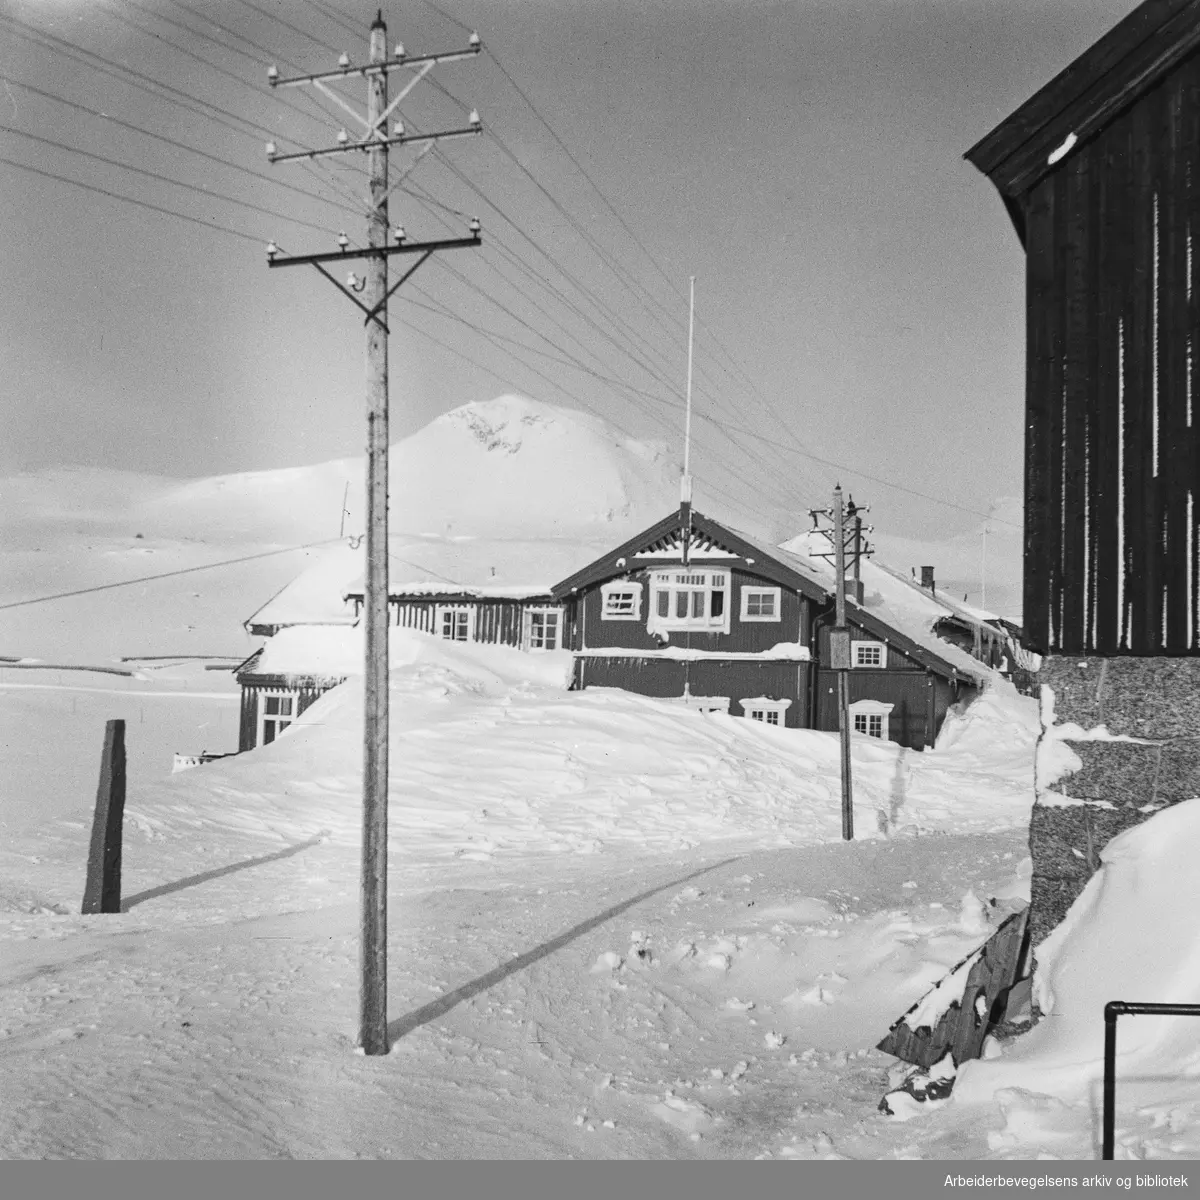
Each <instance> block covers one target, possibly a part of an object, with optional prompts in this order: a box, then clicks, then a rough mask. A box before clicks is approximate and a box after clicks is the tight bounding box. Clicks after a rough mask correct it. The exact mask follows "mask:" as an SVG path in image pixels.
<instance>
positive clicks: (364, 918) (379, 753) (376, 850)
mask: <svg viewBox="0 0 1200 1200" xmlns="http://www.w3.org/2000/svg"><path fill="white" fill-rule="evenodd" d="M370 34H371V36H370V55H369V59H368V62H367V64H366V65H365V66H357V67H356V66H352V65H351V63H350V60H349V57H348V56H347V55H343V56H342V58H341V60H340V63H339V68H338V70H336V71H327V72H323V73H321V74H318V75H304V76H299V77H297V78H295V79H280V78H279V73H278V71H277V70H276V69H275V68H274V67H271V69H270V70H269V71H268V72H267V79H268V81H269V83H270V84H271V86H272V87H285V86H294V85H298V84H312V85H313V86H314V87H316V88H317V89H318V90H319V91H321V92H322V93H323V94H324V95H325V96H326V97H327V98H329V99H331V100H333V101H334V102H335V103H337V104H338V105H339V106H340V107H341V108H343V109H344V110H346V111H347V112H349V113H350V114H351V115H352V116H353V117H354V118H355V119H356V120H357V121H358V122H359V123H360V124H361V125H362V126H363V127H364V130H365V133H364V136H363V137H362V139H361V140H359V141H351V139H350V137H349V135H348V134H346V132H345V131H344V130H343V131H342V133H341V134H339V135H338V142H339V143H340V144H339V145H337V146H333V147H329V148H327V149H323V150H306V151H300V152H298V153H294V154H280V153H279V152H278V150H277V149H276V147H275V144H274V143H273V142H271V143H268V145H267V157H268V158H269V159H270V160H271V161H272V162H286V161H290V160H296V159H312V158H317V157H320V156H323V155H327V154H341V153H349V152H355V151H357V152H360V153H365V154H366V157H367V183H368V189H369V209H368V212H367V245H366V248H365V249H361V250H351V248H350V239H349V238H347V237H346V235H345V234H344V233H343V234H342V235H340V236H339V238H338V246H339V250H338V251H337V252H328V253H321V254H306V255H295V256H291V257H286V258H284V257H281V256H280V250H279V247H278V246H277V245H276V244H275V243H274V242H271V243H270V244H269V245H268V246H267V265H268V266H271V267H285V266H296V265H299V264H308V265H311V266H313V267H315V268H316V269H317V270H318V271H319V272H320V273H321V274H322V275H324V276H325V278H326V279H328V280H329V281H330V282H331V283H332V284H333V285H334V286H335V287H336V288H337V289H338V290H339V291H340V292H342V293H343V294H344V295H345V296H346V297H347V298H348V299H349V300H350V301H351V302H352V303H353V304H354V305H355V306H356V307H358V308H359V309H360V310H361V311H362V312H363V313H364V314H365V316H366V328H367V487H366V492H367V521H366V553H367V570H366V582H365V588H364V591H365V595H364V596H363V624H364V627H365V635H366V636H365V641H366V662H365V674H364V680H363V693H364V695H363V809H362V888H361V893H362V894H361V902H362V911H361V925H360V945H359V962H360V985H359V1040H360V1043H361V1045H362V1048H363V1051H364V1053H366V1054H386V1053H387V1052H388V1050H389V1049H390V1046H389V1043H388V1034H387V884H388V862H387V847H388V821H387V799H388V323H387V303H388V299H389V298H390V297H391V296H392V294H393V293H394V292H396V291H397V290H398V289H399V288H400V286H401V285H402V284H403V283H404V282H405V281H406V280H407V279H409V278H411V276H412V275H413V274H414V273H415V272H416V271H417V269H418V268H419V267H420V266H421V265H422V264H423V263H424V262H425V261H426V260H427V259H428V258H429V257H430V255H431V254H433V253H434V252H435V251H436V250H451V249H457V248H460V247H467V246H478V245H479V244H480V236H479V230H480V226H479V222H478V221H477V220H472V221H471V224H470V233H471V236H470V237H465V238H449V239H443V240H441V241H432V242H409V241H408V240H407V235H406V234H405V232H404V230H403V229H402V228H397V229H396V230H395V232H394V234H393V238H394V244H392V245H389V244H388V193H389V191H390V190H391V185H390V183H389V179H388V150H389V148H390V147H392V146H400V145H406V144H409V143H413V142H424V143H430V144H431V143H434V142H437V141H440V140H442V139H444V138H452V137H461V136H466V135H470V134H477V133H479V132H480V131H481V129H482V125H481V123H480V120H479V115H478V113H475V112H472V113H471V115H470V118H469V119H468V123H467V126H466V127H465V128H460V129H450V130H445V131H443V132H441V133H434V134H415V135H407V134H405V133H404V126H403V124H402V123H401V122H399V121H397V122H396V126H395V129H394V131H393V135H392V136H391V137H389V136H388V131H387V123H388V119H389V117H391V115H392V113H393V112H394V111H395V110H396V108H397V106H398V105H399V103H400V101H401V100H403V99H404V97H405V96H407V95H408V93H409V92H410V91H411V90H412V89H413V88H414V87H415V86H416V85H417V83H419V82H420V80H422V79H424V77H425V76H426V75H427V74H428V73H429V71H430V70H432V68H433V67H434V66H435V65H437V64H438V63H444V62H454V61H456V60H458V59H463V58H467V57H470V56H472V55H475V54H478V53H479V50H480V41H479V37H478V35H477V34H472V35H471V38H470V42H469V47H468V49H466V50H456V51H452V52H450V53H448V54H425V55H418V56H415V57H413V56H409V55H408V54H407V53H406V52H405V50H404V47H403V46H402V45H397V46H396V48H395V51H394V52H393V55H392V57H390V58H389V56H388V49H387V25H386V24H385V23H384V20H383V13H382V11H380V12H379V13H378V15H377V16H376V17H375V20H374V22H373V23H372V25H371V31H370ZM401 69H403V70H410V71H412V72H413V77H412V78H411V79H410V80H409V81H408V82H407V83H406V85H405V86H404V87H403V88H402V89H401V90H400V92H399V94H398V95H397V96H396V97H395V99H394V100H392V101H391V102H390V103H389V101H388V73H389V71H393V70H401ZM354 76H361V77H362V78H363V79H365V80H366V84H367V111H366V116H365V117H363V116H361V115H360V114H359V113H358V112H357V111H356V110H355V109H354V108H353V107H352V106H351V105H350V104H349V103H348V102H347V101H346V100H344V99H343V98H342V97H341V96H339V95H338V94H337V93H336V92H335V91H334V90H333V89H332V88H331V87H330V86H329V84H330V83H331V82H332V81H338V80H343V81H344V80H346V79H347V78H352V77H354ZM396 254H416V255H418V256H419V257H418V258H417V260H416V262H415V263H414V264H413V265H412V266H411V267H409V269H408V270H407V271H405V272H404V273H403V274H402V275H401V276H400V278H399V279H398V280H397V281H396V282H395V283H394V284H391V285H390V286H389V282H388V259H389V258H390V257H391V256H393V255H396ZM354 259H365V260H366V267H365V276H366V277H365V279H362V280H359V279H357V278H356V277H355V276H354V274H353V273H352V274H351V275H350V276H349V277H348V279H347V281H346V284H345V286H343V285H342V284H341V283H339V282H338V281H337V280H336V279H334V278H333V276H332V275H330V273H329V272H328V271H327V270H326V269H325V267H324V265H323V264H325V263H329V262H335V261H340V260H348V261H350V260H354ZM358 293H362V295H363V299H362V300H360V299H359V298H358ZM343 508H344V504H343Z"/></svg>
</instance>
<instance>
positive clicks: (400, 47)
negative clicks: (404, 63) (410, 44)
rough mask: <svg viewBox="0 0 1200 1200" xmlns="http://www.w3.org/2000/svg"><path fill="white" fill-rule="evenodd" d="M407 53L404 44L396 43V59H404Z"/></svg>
mask: <svg viewBox="0 0 1200 1200" xmlns="http://www.w3.org/2000/svg"><path fill="white" fill-rule="evenodd" d="M407 53H408V52H407V51H406V50H405V49H404V43H403V42H397V43H396V57H397V58H405V57H406V56H407Z"/></svg>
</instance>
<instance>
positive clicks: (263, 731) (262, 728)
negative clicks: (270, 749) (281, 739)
mask: <svg viewBox="0 0 1200 1200" xmlns="http://www.w3.org/2000/svg"><path fill="white" fill-rule="evenodd" d="M295 719H296V697H295V696H290V695H288V694H287V693H285V692H262V693H261V694H260V695H259V730H258V744H259V745H260V746H267V745H270V743H271V742H273V741H274V740H275V739H276V738H277V737H278V736H279V735H280V734H281V733H282V732H283V731H284V730H285V729H286V728H287V727H288V726H289V725H290V724H291V723H292V722H293V721H294V720H295Z"/></svg>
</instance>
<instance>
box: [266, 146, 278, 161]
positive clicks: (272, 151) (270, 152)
mask: <svg viewBox="0 0 1200 1200" xmlns="http://www.w3.org/2000/svg"><path fill="white" fill-rule="evenodd" d="M278 153H279V147H278V146H276V145H275V143H274V142H268V143H267V157H268V158H274V157H275V155H276V154H278Z"/></svg>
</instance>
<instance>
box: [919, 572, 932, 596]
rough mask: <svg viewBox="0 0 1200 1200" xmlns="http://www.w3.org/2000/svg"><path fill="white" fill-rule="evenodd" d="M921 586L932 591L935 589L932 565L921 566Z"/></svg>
mask: <svg viewBox="0 0 1200 1200" xmlns="http://www.w3.org/2000/svg"><path fill="white" fill-rule="evenodd" d="M921 586H922V587H923V588H928V589H929V591H930V592H931V593H932V592H933V591H934V590H935V588H934V583H933V568H932V567H922V568H921Z"/></svg>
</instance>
